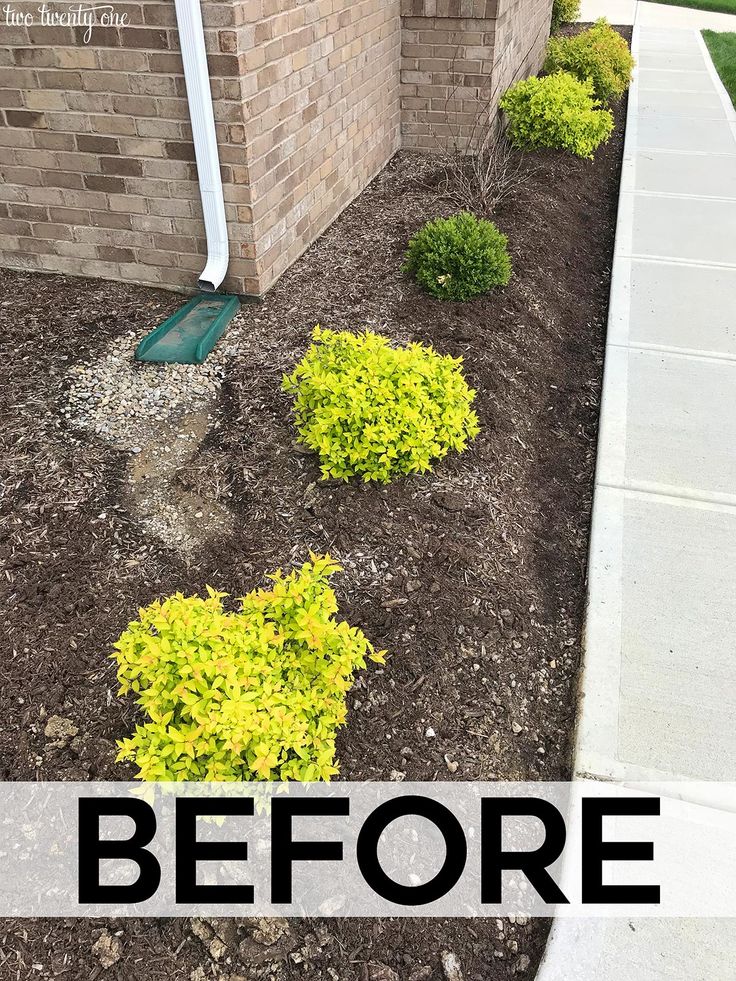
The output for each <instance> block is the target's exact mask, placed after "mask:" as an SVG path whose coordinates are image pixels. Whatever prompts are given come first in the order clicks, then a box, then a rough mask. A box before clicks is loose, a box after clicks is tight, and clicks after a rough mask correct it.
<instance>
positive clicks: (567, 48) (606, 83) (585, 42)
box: [544, 19, 634, 102]
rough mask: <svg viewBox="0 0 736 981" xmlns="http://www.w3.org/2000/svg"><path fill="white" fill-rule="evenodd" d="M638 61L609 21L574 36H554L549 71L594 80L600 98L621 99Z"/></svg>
mask: <svg viewBox="0 0 736 981" xmlns="http://www.w3.org/2000/svg"><path fill="white" fill-rule="evenodd" d="M633 68H634V59H633V58H632V56H631V52H630V51H629V46H628V44H627V43H626V41H625V40H624V39H623V38H622V37H621V35H620V34H619V33H618V31H614V29H613V28H612V27H611V25H610V24H609V23H608V21H606V20H605V19H601V20H599V21H598V22H597V23H595V24H594V25H593V26H592V27H591V28H589V29H588V30H587V31H582V32H581V33H580V34H575V35H574V36H573V37H551V38H550V39H549V44H548V46H547V59H546V61H545V62H544V70H545V71H546V72H558V71H566V72H570V73H571V74H572V75H574V76H575V78H577V79H579V80H580V81H581V82H584V81H585V80H586V79H590V80H591V82H592V83H593V90H594V93H595V96H596V98H597V99H601V100H602V101H604V102H606V101H608V100H609V99H618V98H620V97H621V96H622V95H623V94H624V92H625V91H626V89H627V88H628V87H629V85H630V84H631V72H632V70H633Z"/></svg>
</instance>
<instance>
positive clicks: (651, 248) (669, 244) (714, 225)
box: [632, 155, 736, 265]
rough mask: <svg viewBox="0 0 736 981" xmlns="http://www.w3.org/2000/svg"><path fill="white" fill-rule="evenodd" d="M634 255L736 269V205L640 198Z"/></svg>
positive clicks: (633, 240) (633, 225) (634, 224)
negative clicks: (726, 266) (662, 257)
mask: <svg viewBox="0 0 736 981" xmlns="http://www.w3.org/2000/svg"><path fill="white" fill-rule="evenodd" d="M701 159H702V160H703V162H704V163H706V161H707V159H708V158H707V157H706V156H705V155H703V156H702V157H701ZM732 159H733V158H732ZM734 166H736V159H734ZM632 252H633V254H634V255H635V256H639V255H643V256H664V257H668V258H673V259H686V260H689V261H691V262H692V261H694V262H700V263H711V264H716V265H724V264H725V265H736V202H726V201H709V200H707V199H702V200H699V201H695V200H692V199H689V198H668V197H655V196H650V195H647V194H638V195H637V197H636V205H635V208H634V215H633V224H632Z"/></svg>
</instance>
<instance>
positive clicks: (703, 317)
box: [611, 260, 736, 491]
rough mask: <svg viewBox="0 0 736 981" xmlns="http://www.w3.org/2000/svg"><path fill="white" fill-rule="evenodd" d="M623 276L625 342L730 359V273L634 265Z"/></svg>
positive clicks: (733, 333)
mask: <svg viewBox="0 0 736 981" xmlns="http://www.w3.org/2000/svg"><path fill="white" fill-rule="evenodd" d="M629 276H630V293H631V301H630V307H629V314H630V316H629V322H628V335H627V337H626V338H625V341H626V342H628V343H630V344H634V345H640V344H653V345H659V346H662V347H674V348H679V349H681V350H690V351H693V350H698V351H703V352H707V353H711V354H720V355H724V356H726V357H732V358H736V318H735V317H734V297H736V269H717V268H712V267H708V266H683V265H678V266H672V265H670V264H667V263H659V262H640V261H636V260H635V261H633V262H632V263H631V268H630V273H629ZM705 297H707V298H708V300H707V302H704V298H705ZM611 339H613V338H611ZM619 340H623V339H621V338H619ZM734 491H736V488H734Z"/></svg>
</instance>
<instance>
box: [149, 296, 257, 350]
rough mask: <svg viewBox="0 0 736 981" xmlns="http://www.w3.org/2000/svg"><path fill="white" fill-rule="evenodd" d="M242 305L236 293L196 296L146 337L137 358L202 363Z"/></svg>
mask: <svg viewBox="0 0 736 981" xmlns="http://www.w3.org/2000/svg"><path fill="white" fill-rule="evenodd" d="M239 308H240V300H238V298H237V296H226V295H224V294H220V293H202V294H201V295H200V296H195V297H194V299H193V300H190V301H189V302H188V303H185V304H184V306H183V307H182V308H181V309H180V310H177V311H176V313H174V314H172V315H171V316H170V317H169V318H168V319H167V320H164V322H163V323H162V324H160V325H159V326H158V327H157V328H156V329H155V330H152V331H151V333H150V334H148V335H147V336H146V337H144V338H143V340H142V341H141V342H140V344H139V345H138V347H137V348H136V350H135V357H136V361H165V362H169V363H171V362H175V363H177V364H202V362H203V361H204V359H205V358H206V357H207V355H208V354H209V353H210V351H211V350H212V348H213V347H214V346H215V344H216V343H217V341H218V340H219V338H220V337H221V336H222V333H223V331H224V330H225V328H226V327H227V325H228V323H229V322H230V321H231V320H232V318H233V317H234V316H235V314H236V313H237V312H238V310H239Z"/></svg>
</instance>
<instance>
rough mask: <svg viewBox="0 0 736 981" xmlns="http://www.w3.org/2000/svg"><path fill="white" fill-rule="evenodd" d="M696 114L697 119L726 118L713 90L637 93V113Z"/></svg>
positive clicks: (663, 114) (642, 114) (647, 91)
mask: <svg viewBox="0 0 736 981" xmlns="http://www.w3.org/2000/svg"><path fill="white" fill-rule="evenodd" d="M654 113H656V114H657V115H658V116H659V117H662V116H680V117H689V116H697V117H698V118H699V119H726V111H725V109H724V108H723V103H722V102H721V99H720V97H719V96H718V95H717V94H716V93H715V92H712V91H711V92H673V91H672V90H671V89H663V90H662V89H660V90H659V91H652V90H650V89H648V90H645V91H643V92H641V91H640V93H639V115H640V116H644V117H646V116H650V115H653V114H654Z"/></svg>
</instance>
